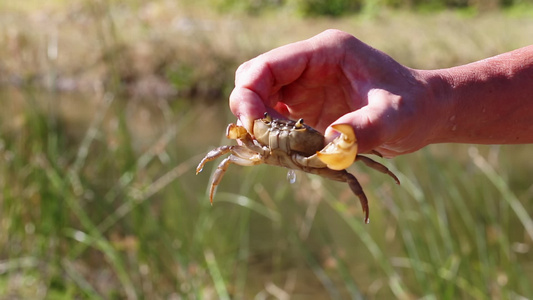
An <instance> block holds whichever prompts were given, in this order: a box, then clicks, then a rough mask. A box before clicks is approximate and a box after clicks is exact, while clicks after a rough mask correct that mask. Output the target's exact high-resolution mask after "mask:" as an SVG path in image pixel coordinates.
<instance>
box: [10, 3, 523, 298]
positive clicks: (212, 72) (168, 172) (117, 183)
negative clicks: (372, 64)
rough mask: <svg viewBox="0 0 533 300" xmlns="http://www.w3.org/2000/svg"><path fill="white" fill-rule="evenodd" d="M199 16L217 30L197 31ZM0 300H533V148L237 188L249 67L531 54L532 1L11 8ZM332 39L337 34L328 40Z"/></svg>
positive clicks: (428, 154)
mask: <svg viewBox="0 0 533 300" xmlns="http://www.w3.org/2000/svg"><path fill="white" fill-rule="evenodd" d="M206 7H209V8H211V9H209V10H206V9H205V8H206ZM0 8H1V9H0V28H1V29H0V43H1V44H2V45H4V47H0V58H1V59H0V83H1V84H2V85H3V88H2V89H1V90H0V99H1V100H0V101H2V103H3V107H2V110H0V187H1V193H0V299H125V298H128V299H250V298H256V299H272V298H278V299H311V298H312V299H347V298H352V299H391V298H394V299H417V298H426V299H527V298H533V290H532V287H531V284H530V283H531V281H532V280H533V263H532V262H533V251H532V247H533V221H532V219H531V216H532V215H533V185H532V182H531V179H530V178H531V172H532V170H533V163H532V162H531V159H530V156H531V146H529V145H522V146H501V147H500V146H472V145H434V146H432V147H428V148H427V149H424V150H422V151H420V152H418V153H415V154H411V155H406V156H403V157H399V158H396V159H394V160H390V161H384V163H385V164H387V166H389V167H390V168H391V169H392V170H393V171H394V172H395V173H396V174H397V175H398V176H399V177H400V180H401V182H402V185H401V186H396V185H395V184H394V183H393V182H392V181H391V180H390V178H387V177H386V176H383V175H382V174H376V172H372V171H371V170H368V169H367V168H364V167H360V166H354V167H353V168H352V169H351V171H353V172H354V173H355V174H356V175H357V177H358V178H359V180H360V181H361V183H362V185H363V187H364V189H365V191H366V193H367V195H368V197H369V199H370V209H371V216H370V217H371V223H370V224H368V225H366V224H364V223H363V221H362V213H361V210H360V207H359V203H358V201H357V200H356V198H355V196H354V195H353V194H352V193H351V191H350V190H349V188H348V187H347V186H345V185H343V184H339V183H335V182H329V181H324V180H322V179H320V178H317V177H316V176H308V175H306V174H298V175H297V182H296V183H295V184H289V183H288V181H286V180H285V178H286V170H282V169H281V168H274V167H269V166H257V167H253V168H244V167H238V166H232V168H230V169H229V170H228V173H227V175H226V176H225V177H224V180H223V181H222V183H221V185H220V186H219V189H218V190H219V192H218V194H217V195H216V198H215V204H214V206H213V207H211V206H210V205H209V201H208V199H207V196H206V189H207V188H208V184H209V176H210V175H211V174H210V173H212V172H213V170H214V169H215V166H216V163H210V164H209V165H207V166H206V168H205V170H204V172H203V173H201V174H199V175H198V176H194V168H195V166H196V164H197V163H198V161H199V160H200V158H201V157H202V156H203V155H204V154H205V153H206V151H208V150H210V149H212V148H213V147H214V146H218V145H220V144H229V143H230V142H229V141H227V140H226V139H225V138H223V134H224V132H223V131H224V127H225V125H226V124H227V123H228V122H232V121H233V120H234V117H233V116H232V115H231V114H230V113H229V111H228V108H227V104H226V99H227V96H228V94H229V92H230V90H231V88H232V85H233V73H234V71H235V69H236V68H237V66H238V65H239V63H241V62H242V61H245V60H247V59H249V58H252V57H254V56H255V55H257V54H259V53H262V52H264V51H267V50H269V49H272V48H273V47H276V46H279V45H283V44H286V43H289V42H293V41H297V40H301V39H304V38H308V37H310V36H312V35H314V34H316V33H318V32H320V31H322V30H324V29H327V28H332V27H334V28H339V29H342V30H345V31H348V32H351V33H353V34H355V35H356V36H357V37H359V38H360V39H362V40H363V41H365V42H368V43H369V44H371V45H372V46H374V47H376V48H378V49H381V50H383V51H385V52H386V53H389V54H390V55H391V56H393V57H394V58H395V59H397V60H399V61H400V62H402V63H404V64H407V65H408V66H411V67H414V68H444V67H449V66H453V65H457V64H462V63H467V62H470V61H474V60H478V59H482V58H485V57H488V56H491V55H495V54H498V53H501V52H504V51H508V50H511V49H514V48H518V47H521V46H524V45H527V44H531V43H532V42H533V39H532V37H533V21H532V18H531V14H532V12H533V10H532V9H531V3H530V2H529V1H349V2H348V1H346V2H344V1H342V0H336V1H324V2H320V1H299V0H294V1H291V0H287V1H224V0H199V1H165V0H161V1H151V2H142V1H134V0H130V1H118V0H113V1H111V0H110V1H63V0H54V1H47V2H46V3H42V2H41V1H36V0H34V1H32V0H28V1H4V2H0ZM333 17H335V18H333Z"/></svg>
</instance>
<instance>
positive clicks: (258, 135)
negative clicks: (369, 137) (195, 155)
mask: <svg viewBox="0 0 533 300" xmlns="http://www.w3.org/2000/svg"><path fill="white" fill-rule="evenodd" d="M331 127H332V128H333V129H334V130H335V131H337V132H339V133H340V135H339V136H338V137H337V138H335V139H334V140H333V141H332V142H331V143H329V144H327V145H326V146H325V147H324V135H322V134H321V133H320V132H318V131H317V130H315V129H313V128H312V127H310V126H308V125H307V124H304V120H303V119H299V120H298V121H293V120H284V119H273V118H272V117H271V116H270V115H269V114H267V113H265V114H264V117H263V118H260V119H256V120H254V122H253V130H252V132H248V131H247V130H246V129H245V128H244V127H243V126H240V125H236V124H233V123H231V124H229V125H228V127H227V129H226V137H227V138H228V139H235V140H238V145H233V146H220V147H218V148H215V149H213V150H211V151H210V152H209V153H207V155H206V156H205V157H204V158H203V159H202V161H201V162H200V164H199V165H198V167H197V168H196V174H198V173H199V172H201V171H202V169H203V167H204V165H205V164H206V163H207V162H209V161H212V160H215V159H217V158H219V157H220V156H222V155H225V154H227V153H231V154H230V155H229V156H228V157H226V158H225V159H224V160H223V161H222V162H221V163H220V164H219V165H218V167H217V169H216V171H215V173H214V175H213V179H212V182H211V187H210V192H209V200H210V202H211V204H213V197H214V194H215V190H216V187H217V186H218V184H219V183H220V181H221V180H222V177H223V176H224V173H225V172H226V170H227V169H228V167H229V165H230V164H237V165H241V166H255V165H259V164H268V165H274V166H281V167H285V168H288V169H291V170H300V171H304V172H307V173H312V174H317V175H320V176H322V177H325V178H328V179H331V180H335V181H340V182H346V183H348V185H349V186H350V189H351V190H352V192H353V193H354V194H355V195H356V196H357V197H358V198H359V201H360V203H361V206H362V209H363V213H364V221H365V223H368V222H369V207H368V200H367V197H366V195H365V193H364V192H363V188H362V187H361V185H360V184H359V181H357V178H355V176H354V175H352V174H351V173H349V172H348V171H346V168H348V167H349V166H350V165H352V163H354V162H355V161H361V162H363V163H364V164H366V165H367V166H369V167H371V168H373V169H375V170H377V171H379V172H382V173H384V174H388V175H389V176H391V177H392V178H393V179H394V180H395V181H396V183H397V184H400V181H399V180H398V177H396V175H394V174H393V173H392V172H391V171H390V170H389V169H388V168H387V167H385V166H384V165H382V164H380V163H378V162H376V161H374V160H372V159H371V158H369V157H366V156H363V155H359V154H357V139H356V136H355V133H354V131H353V128H352V126H350V125H348V124H336V125H332V126H331ZM374 154H377V155H379V153H377V152H375V153H374Z"/></svg>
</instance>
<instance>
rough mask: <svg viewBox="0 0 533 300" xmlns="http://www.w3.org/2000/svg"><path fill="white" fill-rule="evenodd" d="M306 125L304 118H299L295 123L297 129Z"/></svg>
mask: <svg viewBox="0 0 533 300" xmlns="http://www.w3.org/2000/svg"><path fill="white" fill-rule="evenodd" d="M303 127H304V119H299V120H298V122H296V124H294V128H296V129H300V128H303Z"/></svg>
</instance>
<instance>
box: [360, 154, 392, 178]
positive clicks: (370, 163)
mask: <svg viewBox="0 0 533 300" xmlns="http://www.w3.org/2000/svg"><path fill="white" fill-rule="evenodd" d="M355 160H360V161H362V162H363V163H364V164H365V165H367V166H369V167H370V168H372V169H374V170H376V171H379V172H381V173H384V174H388V175H389V176H390V177H392V178H393V179H394V180H395V181H396V184H400V180H399V179H398V177H396V175H394V173H392V172H391V171H390V170H389V169H388V168H387V167H385V166H384V165H382V164H380V163H378V162H377V161H375V160H373V159H371V158H369V157H366V156H363V155H357V157H356V158H355Z"/></svg>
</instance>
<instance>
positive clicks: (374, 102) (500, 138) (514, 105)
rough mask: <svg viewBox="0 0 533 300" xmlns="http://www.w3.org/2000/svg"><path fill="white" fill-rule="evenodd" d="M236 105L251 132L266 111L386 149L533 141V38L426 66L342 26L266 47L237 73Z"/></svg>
mask: <svg viewBox="0 0 533 300" xmlns="http://www.w3.org/2000/svg"><path fill="white" fill-rule="evenodd" d="M230 109H231V110H232V112H233V113H234V114H235V116H237V118H238V119H239V120H240V122H241V123H242V124H243V126H244V127H246V129H247V130H248V131H250V132H251V129H252V122H253V120H254V119H257V118H261V117H262V116H263V114H264V112H265V111H267V112H269V113H270V114H272V115H273V116H275V117H281V116H283V117H286V118H290V119H299V118H304V120H305V123H306V124H308V125H310V126H312V127H314V128H316V129H318V130H319V131H322V132H325V134H326V143H328V142H330V141H331V140H333V138H334V137H335V136H336V135H338V133H336V132H335V131H334V130H332V129H331V127H330V126H331V125H334V124H349V125H351V126H352V127H353V128H354V131H355V134H356V136H357V140H358V146H359V153H368V152H370V151H372V150H376V151H378V152H380V153H381V154H383V155H384V156H385V157H394V156H397V155H400V154H406V153H411V152H414V151H416V150H418V149H420V148H422V147H425V146H427V145H429V144H435V143H473V144H523V143H533V46H528V47H524V48H521V49H518V50H515V51H511V52H508V53H504V54H501V55H498V56H495V57H492V58H489V59H485V60H481V61H478V62H474V63H471V64H467V65H463V66H457V67H453V68H449V69H441V70H416V69H411V68H408V67H406V66H403V65H401V64H399V63H398V62H396V61H395V60H393V59H392V58H391V57H389V56H388V55H386V54H385V53H382V52H380V51H378V50H376V49H374V48H372V47H370V46H368V45H367V44H365V43H363V42H361V41H360V40H358V39H356V38H355V37H354V36H352V35H350V34H347V33H345V32H342V31H338V30H327V31H325V32H323V33H321V34H319V35H317V36H315V37H312V38H310V39H308V40H304V41H300V42H296V43H293V44H289V45H286V46H283V47H280V48H277V49H274V50H271V51H269V52H267V53H264V54H262V55H260V56H258V57H256V58H254V59H252V60H250V61H248V62H245V63H244V64H242V65H241V66H240V67H239V68H238V69H237V72H236V76H235V88H234V90H233V92H232V93H231V96H230Z"/></svg>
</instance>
